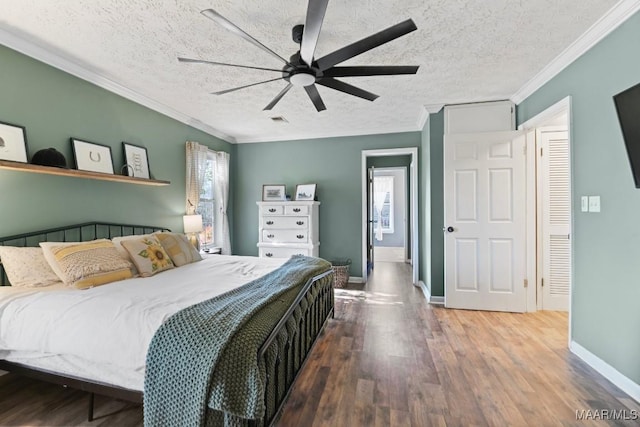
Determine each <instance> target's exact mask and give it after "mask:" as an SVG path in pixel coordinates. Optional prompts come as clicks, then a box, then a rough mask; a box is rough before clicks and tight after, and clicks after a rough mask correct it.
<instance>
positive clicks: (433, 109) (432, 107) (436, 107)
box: [423, 103, 444, 114]
mask: <svg viewBox="0 0 640 427" xmlns="http://www.w3.org/2000/svg"><path fill="white" fill-rule="evenodd" d="M423 107H424V108H425V109H426V110H427V112H428V113H429V114H438V113H439V112H440V110H442V109H443V108H444V103H443V104H426V105H423Z"/></svg>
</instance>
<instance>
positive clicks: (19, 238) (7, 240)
mask: <svg viewBox="0 0 640 427" xmlns="http://www.w3.org/2000/svg"><path fill="white" fill-rule="evenodd" d="M154 231H170V230H169V229H168V228H164V227H156V226H153V225H131V224H115V223H109V222H86V223H83V224H74V225H68V226H64V227H56V228H49V229H47V230H39V231H32V232H29V233H23V234H16V235H14V236H8V237H0V245H1V246H20V247H34V246H38V244H39V243H40V242H88V241H90V240H95V239H111V238H114V237H118V236H132V235H140V234H149V233H153V232H154ZM0 261H1V260H0ZM8 284H9V280H8V279H7V276H6V274H5V273H4V268H3V267H2V264H1V262H0V286H6V285H8Z"/></svg>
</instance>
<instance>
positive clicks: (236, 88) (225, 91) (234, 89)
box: [211, 77, 282, 95]
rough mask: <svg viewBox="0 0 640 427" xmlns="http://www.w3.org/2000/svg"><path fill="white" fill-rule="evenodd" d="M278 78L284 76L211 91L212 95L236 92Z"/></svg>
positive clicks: (280, 78)
mask: <svg viewBox="0 0 640 427" xmlns="http://www.w3.org/2000/svg"><path fill="white" fill-rule="evenodd" d="M276 80H282V77H278V78H277V79H271V80H265V81H263V82H258V83H251V84H250V85H244V86H240V87H234V88H233V89H226V90H221V91H219V92H211V94H212V95H224V94H225V93H229V92H235V91H236V90H240V89H244V88H247V87H251V86H257V85H261V84H264V83H269V82H275V81H276Z"/></svg>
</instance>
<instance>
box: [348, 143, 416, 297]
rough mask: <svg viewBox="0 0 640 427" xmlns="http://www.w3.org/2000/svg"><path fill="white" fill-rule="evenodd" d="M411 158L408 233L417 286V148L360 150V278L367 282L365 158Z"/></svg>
mask: <svg viewBox="0 0 640 427" xmlns="http://www.w3.org/2000/svg"><path fill="white" fill-rule="evenodd" d="M405 155H410V156H411V166H410V168H409V169H410V170H409V182H410V186H411V191H410V194H409V198H410V202H409V230H410V231H409V233H410V234H411V259H412V260H413V262H412V270H413V274H412V276H413V284H414V285H416V286H417V285H418V280H419V279H418V271H419V264H420V262H419V260H420V256H419V250H418V248H419V244H420V233H419V232H418V147H407V148H389V149H382V150H362V158H361V170H360V177H361V180H362V278H363V280H364V281H365V282H366V281H367V158H368V157H386V156H405Z"/></svg>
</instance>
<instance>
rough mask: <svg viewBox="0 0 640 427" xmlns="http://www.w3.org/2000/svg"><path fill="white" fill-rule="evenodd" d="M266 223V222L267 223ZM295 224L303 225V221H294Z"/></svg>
mask: <svg viewBox="0 0 640 427" xmlns="http://www.w3.org/2000/svg"><path fill="white" fill-rule="evenodd" d="M267 224H268V223H267ZM296 224H298V225H304V221H296Z"/></svg>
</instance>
